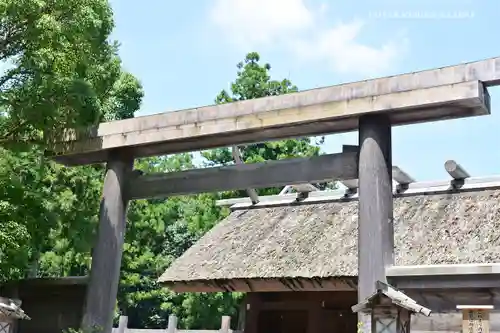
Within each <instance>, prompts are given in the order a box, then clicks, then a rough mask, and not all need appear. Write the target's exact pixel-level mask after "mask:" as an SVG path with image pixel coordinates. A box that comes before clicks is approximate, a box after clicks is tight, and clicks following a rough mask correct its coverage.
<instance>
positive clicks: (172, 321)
mask: <svg viewBox="0 0 500 333" xmlns="http://www.w3.org/2000/svg"><path fill="white" fill-rule="evenodd" d="M127 326H128V318H127V317H126V316H121V317H120V321H119V324H118V327H116V328H113V333H240V332H238V331H233V330H231V317H229V316H222V319H221V323H220V329H218V330H179V329H177V317H176V316H174V315H171V316H169V317H168V326H167V328H165V329H161V328H160V329H147V328H146V329H145V328H128V327H127Z"/></svg>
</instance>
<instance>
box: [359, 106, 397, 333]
mask: <svg viewBox="0 0 500 333" xmlns="http://www.w3.org/2000/svg"><path fill="white" fill-rule="evenodd" d="M359 145H360V151H359V205H358V207H359V215H358V301H359V302H363V301H365V299H366V298H367V297H369V296H371V295H373V294H374V293H375V292H376V291H377V287H376V283H377V281H382V282H385V283H386V282H387V279H386V274H385V268H386V267H387V266H389V265H393V264H394V226H393V203H392V156H391V155H392V154H391V149H392V146H391V122H390V118H389V116H388V115H385V114H379V115H369V116H363V117H362V118H361V119H360V121H359ZM358 318H359V321H360V322H362V323H363V328H362V329H363V331H364V332H370V331H371V325H370V324H369V323H370V322H371V319H370V315H367V314H365V313H361V312H360V313H358Z"/></svg>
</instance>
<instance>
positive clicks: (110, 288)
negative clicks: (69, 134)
mask: <svg viewBox="0 0 500 333" xmlns="http://www.w3.org/2000/svg"><path fill="white" fill-rule="evenodd" d="M132 165H133V160H132V159H131V158H127V157H125V156H123V155H121V154H119V153H116V154H113V156H112V158H111V159H110V160H109V162H108V165H107V171H106V177H105V178H104V187H103V195H102V199H101V207H100V213H99V214H100V215H99V227H98V233H97V239H96V242H95V245H94V248H93V254H92V266H91V270H90V280H89V285H88V288H87V295H86V300H85V309H84V315H83V323H82V326H83V328H86V329H89V328H92V327H95V326H98V327H102V328H103V332H111V328H112V325H113V316H114V309H115V304H116V295H117V292H118V281H119V277H120V266H121V258H122V250H123V242H124V237H125V219H126V210H127V199H126V196H125V193H124V190H125V184H126V179H125V178H126V177H127V175H128V174H130V171H131V170H132Z"/></svg>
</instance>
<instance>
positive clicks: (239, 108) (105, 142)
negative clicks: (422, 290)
mask: <svg viewBox="0 0 500 333" xmlns="http://www.w3.org/2000/svg"><path fill="white" fill-rule="evenodd" d="M498 84H500V57H498V58H491V59H487V60H482V61H477V62H472V63H468V64H460V65H456V66H450V67H444V68H438V69H432V70H427V71H421V72H417V73H409V74H403V75H398V76H392V77H385V78H379V79H373V80H367V81H361V82H355V83H348V84H342V85H336V86H331V87H326V88H319V89H313V90H308V91H302V92H297V93H293V94H288V95H283V96H273V97H266V98H260V99H255V100H248V101H239V102H235V103H229V104H223V105H215V106H207V107H201V108H194V109H189V110H182V111H176V112H168V113H163V114H158V115H152V116H144V117H139V118H134V119H127V120H120V121H113V122H108V123H102V124H100V125H99V126H98V127H96V128H92V129H89V130H87V131H83V132H82V131H75V130H67V131H66V133H65V134H66V135H65V137H64V139H63V140H62V141H61V142H56V143H55V144H54V145H53V147H52V148H51V151H50V152H49V154H52V156H53V158H54V159H55V160H56V161H59V162H60V163H64V164H66V165H83V164H92V163H101V162H106V163H107V172H106V177H105V180H104V188H103V197H102V202H101V210H100V223H99V231H98V238H97V242H96V244H95V247H94V256H93V258H92V267H91V273H90V284H89V287H88V291H87V298H86V305H85V310H84V319H83V324H82V325H83V327H84V328H90V327H92V326H95V325H97V326H99V327H101V328H102V329H103V330H104V331H103V332H104V333H110V332H111V327H112V319H113V310H114V306H115V301H116V294H117V288H118V279H119V272H120V263H121V256H122V248H123V241H124V232H125V218H126V207H127V202H128V200H130V199H136V198H147V197H159V196H168V195H176V194H187V193H198V192H201V191H206V192H209V191H217V190H225V189H230V188H231V189H233V188H238V187H239V188H241V189H250V188H257V187H261V186H269V185H286V184H298V183H304V182H310V181H321V180H325V178H328V179H331V180H347V179H353V178H358V180H359V184H358V190H359V235H358V237H359V238H358V242H359V246H358V248H359V261H358V262H359V290H358V297H359V299H360V300H362V299H364V298H366V297H367V296H369V295H371V294H372V293H373V292H374V291H375V282H376V281H378V280H380V281H382V282H386V280H387V279H386V272H385V268H386V267H388V266H390V265H392V264H393V262H394V259H393V256H394V255H393V248H394V246H393V241H394V240H393V225H392V219H393V217H392V210H393V209H392V158H391V149H392V147H391V127H392V126H396V125H403V124H412V123H417V122H426V121H437V120H444V119H452V118H460V117H469V116H477V115H487V114H489V113H490V101H489V95H488V92H487V90H486V87H488V86H492V85H498ZM357 129H358V130H359V151H356V152H347V151H346V152H343V153H340V154H332V155H325V156H320V157H317V158H310V159H303V160H286V161H279V162H267V163H263V164H257V165H252V164H248V165H247V164H238V165H235V166H231V167H227V168H215V169H213V168H212V169H201V170H188V171H184V172H180V173H169V174H162V175H138V174H137V173H136V172H133V170H132V166H133V160H134V159H135V158H139V157H146V156H155V155H164V154H170V153H178V152H187V151H196V150H200V149H208V148H216V147H225V146H235V145H239V144H246V143H255V142H262V141H269V140H276V139H284V138H290V137H301V136H309V135H319V134H331V133H339V132H345V131H353V130H357ZM451 169H453V166H451ZM451 169H450V170H451ZM455 169H457V170H458V168H455ZM457 170H455V171H457ZM455 171H454V172H455ZM288 173H290V174H288ZM257 175H259V176H261V177H263V178H259V177H258V176H257ZM365 319H366V318H365Z"/></svg>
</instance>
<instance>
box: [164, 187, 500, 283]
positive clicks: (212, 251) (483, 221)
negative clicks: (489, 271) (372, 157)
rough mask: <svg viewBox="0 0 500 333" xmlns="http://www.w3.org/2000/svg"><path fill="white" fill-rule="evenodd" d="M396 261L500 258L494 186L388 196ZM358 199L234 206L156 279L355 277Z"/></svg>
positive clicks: (499, 196) (499, 198)
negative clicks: (395, 196) (241, 207)
mask: <svg viewBox="0 0 500 333" xmlns="http://www.w3.org/2000/svg"><path fill="white" fill-rule="evenodd" d="M394 217H395V221H394V225H395V256H396V264H398V265H421V264H455V263H487V262H500V237H498V236H495V234H493V233H492V230H496V229H497V228H500V190H499V189H497V188H486V189H485V188H482V189H481V190H477V191H474V190H471V189H469V190H467V191H455V192H450V193H441V194H425V193H424V194H419V195H413V196H402V197H398V198H395V201H394ZM356 235H357V202H356V201H353V200H350V201H345V200H334V201H330V202H322V203H307V204H298V205H284V206H274V207H264V208H254V209H246V210H236V211H233V212H232V213H231V214H230V216H229V217H227V218H226V219H225V220H223V221H221V222H220V223H219V224H218V225H216V226H215V227H214V228H213V229H212V230H211V231H209V232H208V233H207V234H206V235H205V236H204V237H202V238H201V239H200V240H199V241H198V242H197V243H196V244H195V245H194V246H192V247H191V248H190V249H189V250H188V251H186V252H185V253H184V254H183V255H182V256H181V257H180V258H178V259H177V260H176V261H174V263H173V264H172V265H171V266H170V268H169V269H167V270H166V272H165V273H164V274H163V275H162V276H161V277H160V282H175V281H194V280H198V281H199V280H218V279H252V278H283V277H303V278H315V277H319V278H324V277H333V276H356V275H357V236H356Z"/></svg>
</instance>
